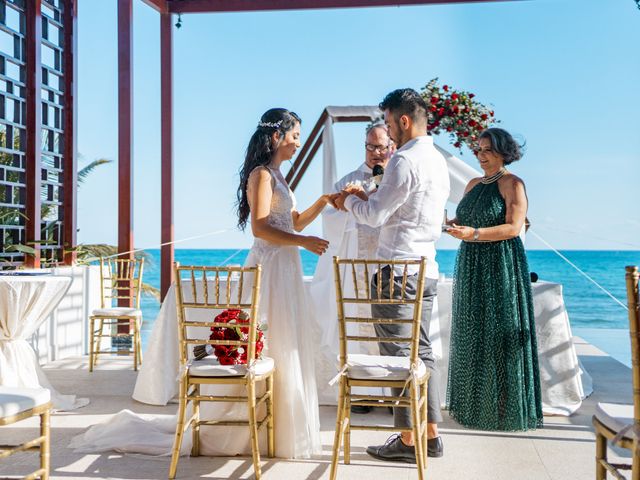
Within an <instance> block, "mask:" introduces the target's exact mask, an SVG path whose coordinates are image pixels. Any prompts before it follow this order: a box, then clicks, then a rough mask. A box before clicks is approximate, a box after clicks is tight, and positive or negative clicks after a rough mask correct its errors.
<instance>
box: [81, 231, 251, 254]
mask: <svg viewBox="0 0 640 480" xmlns="http://www.w3.org/2000/svg"><path fill="white" fill-rule="evenodd" d="M231 230H232V229H231V228H225V229H224V230H215V231H213V232H209V233H203V234H202V235H195V236H193V237H187V238H181V239H180V240H173V241H171V242H164V243H161V244H160V245H154V246H152V247H145V248H136V249H135V250H129V251H128V252H121V253H116V254H114V255H109V256H108V257H103V258H114V257H119V256H120V255H128V254H130V253H138V252H143V251H145V250H151V249H156V248H162V247H164V246H165V245H171V244H174V245H175V244H177V243H184V242H188V241H189V240H195V239H197V238H204V237H210V236H213V235H219V234H221V233H225V232H229V231H231ZM238 252H239V251H238ZM238 252H236V253H234V254H233V255H232V256H231V257H230V258H233V257H234V256H235V255H236V254H237V253H238ZM90 260H93V259H90ZM96 260H97V258H96Z"/></svg>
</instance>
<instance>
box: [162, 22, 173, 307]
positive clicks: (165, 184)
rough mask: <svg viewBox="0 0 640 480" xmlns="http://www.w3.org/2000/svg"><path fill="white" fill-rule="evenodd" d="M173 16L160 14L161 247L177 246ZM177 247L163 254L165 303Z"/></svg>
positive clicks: (163, 294) (167, 248)
mask: <svg viewBox="0 0 640 480" xmlns="http://www.w3.org/2000/svg"><path fill="white" fill-rule="evenodd" d="M172 28H173V25H172V19H171V14H169V13H161V14H160V104H161V120H160V121H161V135H162V140H161V142H162V146H161V156H162V161H161V162H162V180H161V209H162V219H161V234H160V238H161V243H163V244H165V243H168V242H173V42H172V41H173V38H172V35H173V33H172ZM173 261H174V246H173V243H170V244H169V245H163V246H162V247H161V251H160V292H161V296H162V299H163V300H164V297H165V295H166V293H167V291H168V290H169V286H170V285H171V282H172V279H173V278H172V277H173Z"/></svg>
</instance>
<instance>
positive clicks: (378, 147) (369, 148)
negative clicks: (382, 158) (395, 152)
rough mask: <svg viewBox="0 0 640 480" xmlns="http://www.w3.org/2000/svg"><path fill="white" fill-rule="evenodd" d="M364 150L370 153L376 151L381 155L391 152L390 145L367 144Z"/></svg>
mask: <svg viewBox="0 0 640 480" xmlns="http://www.w3.org/2000/svg"><path fill="white" fill-rule="evenodd" d="M364 148H366V149H367V151H369V152H375V151H376V150H377V151H379V152H380V153H386V152H387V150H389V144H387V145H373V144H372V143H365V144H364Z"/></svg>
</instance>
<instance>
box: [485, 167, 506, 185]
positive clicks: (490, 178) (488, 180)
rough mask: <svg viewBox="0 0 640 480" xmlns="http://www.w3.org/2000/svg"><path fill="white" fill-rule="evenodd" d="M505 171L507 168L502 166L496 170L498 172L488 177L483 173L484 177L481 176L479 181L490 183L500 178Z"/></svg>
mask: <svg viewBox="0 0 640 480" xmlns="http://www.w3.org/2000/svg"><path fill="white" fill-rule="evenodd" d="M505 173H507V169H506V168H504V167H502V168H501V169H500V170H498V173H494V174H493V175H491V176H490V177H487V176H486V175H485V176H484V177H482V180H480V181H481V182H482V183H484V184H485V185H488V184H490V183H493V182H497V181H498V180H500V179H501V178H502V176H503V175H504V174H505Z"/></svg>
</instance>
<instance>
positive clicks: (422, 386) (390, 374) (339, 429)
mask: <svg viewBox="0 0 640 480" xmlns="http://www.w3.org/2000/svg"><path fill="white" fill-rule="evenodd" d="M333 263H334V273H335V278H334V280H335V286H336V299H337V302H338V326H339V332H340V354H339V367H340V373H339V374H338V375H339V381H340V387H339V392H340V393H339V399H338V413H337V419H336V432H335V438H334V442H333V458H332V462H331V474H330V478H331V480H335V479H336V475H337V468H338V460H339V456H340V446H341V441H342V439H343V438H344V463H345V464H349V463H350V454H351V445H350V442H351V430H370V431H371V430H374V431H380V430H382V431H392V432H397V431H406V432H413V435H414V441H415V452H416V463H417V467H418V478H419V479H420V480H423V479H424V477H425V470H426V464H427V401H426V399H427V381H428V379H429V376H430V373H429V371H428V370H427V368H426V366H425V365H424V363H423V362H422V360H421V359H420V358H419V357H418V343H419V335H420V321H421V314H422V294H421V293H418V294H417V295H416V296H415V298H410V296H408V295H407V292H406V287H407V279H408V278H409V273H408V269H409V267H410V266H417V267H418V268H419V271H418V285H417V290H416V291H417V292H422V291H423V290H424V283H425V281H424V273H425V267H426V258H424V257H422V258H421V259H420V260H354V259H340V258H338V257H334V259H333ZM386 265H390V266H391V268H394V267H395V268H396V269H398V268H400V269H402V271H403V275H402V284H401V287H400V292H395V293H396V295H394V291H393V289H394V287H393V282H391V285H390V292H389V293H390V297H392V298H393V297H394V296H399V297H400V298H398V299H387V298H383V296H382V282H377V285H378V287H377V289H373V288H372V287H371V286H370V279H371V275H370V273H372V274H373V275H378V273H377V272H380V271H381V270H382V267H384V266H386ZM396 278H397V276H396ZM349 283H350V284H351V285H349ZM348 287H352V288H348ZM363 290H364V292H365V294H366V296H362V294H361V293H360V292H362V291H363ZM350 291H352V292H354V294H353V296H349V297H347V296H345V293H344V292H350ZM362 304H368V305H412V306H413V317H412V318H405V319H392V318H373V317H372V316H371V314H370V315H369V316H368V317H358V316H355V317H352V316H349V314H347V311H348V310H347V308H348V306H349V305H362ZM348 323H355V324H410V325H411V337H407V338H403V337H394V338H383V337H375V336H373V337H369V336H359V335H350V334H348V332H347V324H348ZM351 342H406V343H408V344H410V346H411V353H410V356H408V357H389V356H383V355H363V354H351V353H348V351H349V348H348V346H349V344H350V343H351ZM353 387H383V388H384V387H389V388H391V387H396V388H402V389H405V390H406V391H408V393H409V396H408V397H406V396H387V395H366V394H355V393H352V391H351V389H352V388H353ZM385 391H388V390H385ZM353 401H357V402H358V405H367V406H372V407H392V408H399V407H407V408H410V409H411V414H412V423H413V426H412V428H405V429H402V428H398V427H392V426H381V425H375V426H374V425H353V424H352V423H351V416H350V412H351V402H353Z"/></svg>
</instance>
